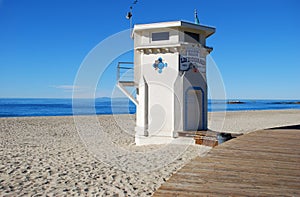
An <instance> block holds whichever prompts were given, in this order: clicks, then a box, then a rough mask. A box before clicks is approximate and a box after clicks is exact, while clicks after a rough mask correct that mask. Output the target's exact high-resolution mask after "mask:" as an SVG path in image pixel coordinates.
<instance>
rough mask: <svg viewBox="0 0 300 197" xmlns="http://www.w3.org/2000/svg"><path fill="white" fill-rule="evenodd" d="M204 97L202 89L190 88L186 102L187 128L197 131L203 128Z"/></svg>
mask: <svg viewBox="0 0 300 197" xmlns="http://www.w3.org/2000/svg"><path fill="white" fill-rule="evenodd" d="M202 98H203V95H202V92H201V90H195V89H191V90H188V92H187V94H186V103H185V130H192V131H196V130H200V129H201V128H202V122H201V120H202V116H203V114H202V107H203V106H202V105H203V101H202Z"/></svg>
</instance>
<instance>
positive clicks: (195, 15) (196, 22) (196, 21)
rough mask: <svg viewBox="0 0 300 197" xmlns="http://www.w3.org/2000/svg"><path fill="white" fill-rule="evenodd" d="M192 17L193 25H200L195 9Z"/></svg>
mask: <svg viewBox="0 0 300 197" xmlns="http://www.w3.org/2000/svg"><path fill="white" fill-rule="evenodd" d="M194 17H195V24H197V25H200V21H199V18H198V14H197V10H196V9H195V12H194Z"/></svg>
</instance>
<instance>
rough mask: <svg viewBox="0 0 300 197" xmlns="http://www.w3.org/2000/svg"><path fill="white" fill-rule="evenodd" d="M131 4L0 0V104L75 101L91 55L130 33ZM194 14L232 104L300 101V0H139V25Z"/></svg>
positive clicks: (109, 80)
mask: <svg viewBox="0 0 300 197" xmlns="http://www.w3.org/2000/svg"><path fill="white" fill-rule="evenodd" d="M131 3H132V1H131V0H107V1H102V0H88V1H84V0H0V97H2V98H3V97H5V98H7V97H9V98H12V97H28V98H34V97H38V98H43V97H44V98H51V97H52V98H53V97H55V98H66V97H71V90H70V88H71V87H72V85H73V82H74V78H75V76H76V73H77V70H78V68H79V66H80V64H81V62H82V60H83V59H84V57H85V56H86V55H87V53H88V52H89V51H90V50H91V49H92V48H93V47H94V46H96V45H97V44H98V43H99V42H101V41H102V40H103V39H105V38H106V37H108V36H110V35H112V34H114V33H117V32H119V31H122V30H125V29H127V28H128V27H129V23H128V21H127V20H126V19H125V14H126V12H127V11H128V9H129V6H130V4H131ZM195 8H196V9H198V15H199V18H200V22H201V23H202V24H206V25H211V26H214V27H216V28H217V32H216V34H214V35H213V36H212V37H210V38H209V39H208V45H209V46H213V47H214V51H213V52H212V54H211V55H212V57H213V58H214V60H215V62H216V63H217V65H218V67H219V69H220V71H221V74H222V76H223V80H224V83H225V87H226V91H227V96H228V98H237V99H241V98H250V99H252V98H257V99H300V87H299V86H300V77H299V73H300V49H299V46H300V38H299V36H300V22H299V19H300V12H299V10H300V2H299V1H298V0H226V1H225V0H199V1H194V0H185V1H174V0H164V1H157V0H139V1H138V3H137V5H136V6H135V7H134V22H135V23H148V22H158V21H168V20H189V21H193V12H194V9H195ZM124 58H125V59H126V58H128V55H127V56H126V57H124ZM108 73H109V75H107V76H104V77H103V79H102V81H104V82H106V83H105V84H106V85H102V87H101V88H100V89H99V91H100V92H99V94H98V95H99V96H109V95H107V94H108V92H110V91H109V90H110V89H111V88H112V86H111V85H110V84H112V83H113V81H114V80H115V78H114V77H111V76H115V70H114V66H113V67H111V68H109V70H108ZM100 86H101V85H100Z"/></svg>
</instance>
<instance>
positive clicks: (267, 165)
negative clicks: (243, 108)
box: [154, 129, 300, 196]
mask: <svg viewBox="0 0 300 197" xmlns="http://www.w3.org/2000/svg"><path fill="white" fill-rule="evenodd" d="M299 134H300V130H297V129H295V130H291V129H269V130H263V131H256V132H253V133H249V134H246V135H243V136H240V137H238V138H236V139H233V140H230V141H229V142H226V143H224V144H221V145H220V146H218V147H216V148H214V149H213V150H212V151H211V152H210V153H209V154H208V155H207V156H206V157H202V158H200V157H198V158H195V159H194V160H192V161H191V162H190V163H188V164H186V166H184V167H183V168H182V169H180V170H179V171H178V172H177V173H176V174H174V175H173V176H172V177H171V178H170V179H169V180H168V181H167V182H166V183H164V184H163V185H162V186H161V187H160V188H159V189H158V191H156V192H155V193H154V196H286V195H288V196H300V143H299V141H300V135H299Z"/></svg>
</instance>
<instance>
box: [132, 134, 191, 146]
mask: <svg viewBox="0 0 300 197" xmlns="http://www.w3.org/2000/svg"><path fill="white" fill-rule="evenodd" d="M171 143H172V144H190V145H194V144H195V140H194V138H188V137H178V138H173V137H169V136H150V137H146V136H139V135H136V136H135V144H136V145H137V146H142V145H151V144H171Z"/></svg>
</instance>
